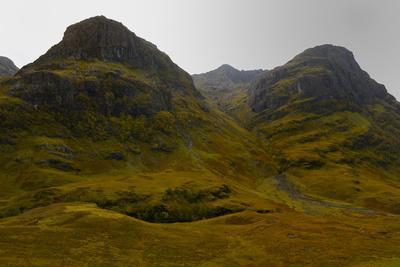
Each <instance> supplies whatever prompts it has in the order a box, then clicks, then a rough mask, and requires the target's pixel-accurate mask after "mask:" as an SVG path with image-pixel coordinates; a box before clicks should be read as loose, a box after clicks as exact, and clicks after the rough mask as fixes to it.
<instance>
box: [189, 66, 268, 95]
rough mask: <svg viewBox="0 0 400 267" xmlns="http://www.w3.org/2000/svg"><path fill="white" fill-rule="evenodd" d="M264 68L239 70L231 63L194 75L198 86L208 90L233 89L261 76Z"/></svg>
mask: <svg viewBox="0 0 400 267" xmlns="http://www.w3.org/2000/svg"><path fill="white" fill-rule="evenodd" d="M262 73H264V70H249V71H245V70H241V71H240V70H237V69H235V68H234V67H232V66H230V65H227V64H225V65H222V66H220V67H219V68H217V69H215V70H213V71H210V72H207V73H203V74H194V75H192V77H193V81H194V83H195V85H196V87H197V88H200V89H207V90H226V89H233V88H235V87H237V86H240V85H246V84H249V83H251V82H253V81H254V80H255V79H256V78H257V77H259V76H260V75H261V74H262Z"/></svg>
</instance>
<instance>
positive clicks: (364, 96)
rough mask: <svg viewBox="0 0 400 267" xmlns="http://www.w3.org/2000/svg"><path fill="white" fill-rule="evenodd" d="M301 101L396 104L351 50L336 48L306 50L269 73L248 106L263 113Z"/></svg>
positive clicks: (260, 83)
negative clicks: (383, 102) (360, 64)
mask: <svg viewBox="0 0 400 267" xmlns="http://www.w3.org/2000/svg"><path fill="white" fill-rule="evenodd" d="M302 99H308V100H310V101H312V102H314V103H316V104H317V103H322V102H323V103H326V102H329V103H330V104H332V103H333V102H335V101H341V103H348V104H351V105H354V106H357V105H363V104H368V103H371V102H373V101H374V100H376V99H386V100H387V101H389V102H393V101H394V98H393V97H392V96H390V95H389V94H388V93H387V91H386V89H385V87H384V86H383V85H381V84H379V83H377V82H375V81H374V80H373V79H371V78H370V77H369V75H368V74H367V73H366V72H365V71H363V70H362V69H361V68H360V66H359V65H358V63H357V62H356V61H355V59H354V56H353V54H352V53H351V52H350V51H349V50H347V49H345V48H343V47H337V46H333V45H322V46H317V47H314V48H311V49H307V50H306V51H304V52H303V53H301V54H300V55H298V56H296V57H295V58H294V59H292V60H291V61H289V62H288V63H287V64H285V65H283V66H281V67H277V68H276V69H274V70H272V71H270V72H268V73H266V74H265V76H264V77H263V78H261V79H260V80H259V82H258V83H257V84H256V85H255V86H254V87H253V88H252V90H251V93H250V100H249V104H250V106H251V108H252V109H253V110H254V111H256V112H261V111H263V110H266V109H268V110H272V109H278V108H280V107H281V106H283V105H286V104H289V103H290V102H293V101H297V100H302ZM307 105H310V102H308V104H307ZM328 106H329V105H328Z"/></svg>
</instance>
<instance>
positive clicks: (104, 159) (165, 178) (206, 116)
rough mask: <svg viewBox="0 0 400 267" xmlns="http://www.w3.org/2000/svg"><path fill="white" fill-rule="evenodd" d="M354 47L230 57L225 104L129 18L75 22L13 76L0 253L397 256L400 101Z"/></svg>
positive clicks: (225, 261) (205, 262)
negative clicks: (234, 65) (272, 62)
mask: <svg viewBox="0 0 400 267" xmlns="http://www.w3.org/2000/svg"><path fill="white" fill-rule="evenodd" d="M320 49H322V50H323V51H321V52H319V50H320ZM326 49H328V52H326V51H325V50H326ZM331 49H332V51H331ZM346 51H347V50H344V49H342V48H336V47H332V48H331V47H323V48H318V49H314V50H311V52H310V51H308V52H307V53H305V55H302V56H299V57H297V58H296V59H295V60H294V61H292V62H290V63H289V64H288V65H285V66H283V67H280V68H278V69H275V70H273V71H271V72H267V73H264V72H262V73H261V72H260V71H256V72H257V74H255V73H253V72H251V73H250V74H251V75H249V73H247V72H240V71H239V74H238V72H237V71H235V70H232V69H231V68H229V67H227V66H225V67H223V68H222V71H221V70H220V71H221V72H222V73H225V72H226V76H225V78H224V79H223V80H224V81H226V80H227V79H228V80H230V81H232V83H230V82H228V83H227V84H230V85H229V86H227V87H226V86H225V82H224V85H223V86H221V87H218V79H217V80H216V81H213V83H214V84H215V85H216V86H217V88H216V90H220V89H221V88H222V91H224V90H225V89H226V90H227V91H229V90H232V89H233V90H234V91H235V90H236V89H239V90H237V92H240V94H237V95H240V99H241V100H240V101H238V102H235V101H233V102H234V103H231V105H232V107H235V112H227V113H225V112H223V110H221V108H220V107H221V105H220V106H218V105H216V104H215V103H213V101H212V99H211V100H210V99H208V98H205V97H204V96H202V94H201V93H200V92H199V91H198V90H197V89H196V88H195V86H194V84H193V81H192V79H191V77H190V75H188V74H187V73H186V72H185V71H183V70H182V69H180V68H179V67H178V66H177V65H175V64H174V63H173V62H172V61H171V60H170V58H169V57H168V56H167V55H165V54H164V53H162V52H161V51H159V50H158V49H157V48H156V46H154V45H153V44H151V43H149V42H147V41H145V40H143V39H141V38H140V37H137V36H136V35H135V34H134V33H132V32H131V31H130V30H128V29H127V28H126V27H125V26H123V25H122V24H121V23H118V22H116V21H113V20H109V19H107V18H105V17H94V18H90V19H87V20H84V21H82V22H79V23H77V24H75V25H72V26H70V27H68V29H67V30H66V32H65V34H64V38H63V40H62V41H61V42H60V43H59V44H57V45H55V46H54V47H52V48H51V49H50V50H49V51H48V52H47V53H46V54H45V55H43V56H41V57H40V58H39V59H38V60H36V61H35V62H33V63H32V64H29V65H28V66H25V67H24V68H22V69H21V70H20V71H19V72H18V73H17V74H16V75H15V76H14V77H10V78H6V79H3V80H2V81H1V83H0V128H1V129H2V131H1V132H0V217H1V218H0V264H1V265H8V266H24V265H26V266H58V265H60V266H65V265H72V266H81V265H84V266H85V265H96V266H110V265H115V266H129V265H134V266H137V265H138V266H299V265H300V266H304V265H312V266H338V265H347V266H376V265H377V264H384V265H388V264H392V265H394V266H396V264H399V262H400V259H399V257H398V255H400V250H399V248H400V246H399V245H400V235H399V234H398V233H399V216H398V215H397V209H396V207H398V206H396V204H397V203H399V202H398V199H397V198H398V196H399V194H398V190H399V189H398V188H400V187H399V185H398V173H399V172H398V169H397V167H396V162H398V156H397V154H396V153H397V152H398V150H397V144H398V143H396V142H398V141H397V139H395V138H394V137H395V135H396V134H397V132H396V131H397V129H398V126H397V125H398V122H399V120H398V103H397V102H396V101H395V100H394V99H393V98H391V97H390V96H389V95H387V93H386V91H385V89H384V88H383V86H380V85H378V84H376V83H375V82H373V81H372V80H369V77H367V76H366V74H365V73H364V72H362V71H360V70H359V69H358V68H357V66H358V65H356V63H354V62H350V63H349V64H347V65H346V64H344V62H343V60H342V58H341V57H339V55H337V54H335V53H338V52H339V54H340V55H341V54H342V53H343V54H345V58H348V53H347V52H346ZM331 53H334V55H333V56H329V55H331ZM336 60H339V61H338V62H337V64H336V63H335V62H336ZM315 64H316V65H315ZM332 66H334V68H333V67H332ZM281 69H284V70H285V71H283V72H282V73H280V72H279V71H280V70H281ZM317 69H318V70H320V69H323V70H322V71H317ZM348 69H351V70H354V71H355V72H357V75H350V74H349V73H348ZM326 70H329V71H326ZM336 70H338V72H337V73H336V72H333V71H336ZM218 72H219V71H218ZM232 73H233V76H231V75H230V74H232ZM271 73H275V74H276V75H275V74H273V75H272V76H271ZM322 73H323V74H322ZM242 74H245V75H243V77H241V78H240V79H236V78H235V77H236V75H239V76H241V75H242ZM259 75H261V76H260V77H258V76H259ZM291 75H292V76H291ZM211 76H213V75H211ZM218 76H220V75H219V74H218V75H216V77H218ZM239 76H238V77H239ZM249 76H251V77H249ZM325 77H326V78H325ZM353 78H354V79H355V80H354V81H353ZM271 79H272V80H271ZM325 79H327V80H328V81H329V82H327V83H325ZM335 79H337V83H336V82H335V81H336V80H335ZM210 80H212V78H210ZM300 80H301V82H300V86H297V84H298V83H299V81H300ZM321 80H322V81H323V82H320V83H318V82H319V81H321ZM349 80H350V85H348V86H347V85H346V84H347V83H346V82H349ZM293 83H294V84H296V86H294V85H293ZM358 83H362V86H361V87H357V86H356V84H358ZM232 84H233V87H232ZM276 84H280V85H282V87H279V86H277V85H276ZM336 84H338V86H336ZM323 85H324V86H325V85H326V86H325V87H324V86H323ZM344 85H346V86H344ZM331 87H332V88H331ZM235 88H236V89H235ZM298 88H300V89H298ZM309 88H310V89H309ZM338 88H339V89H338ZM340 88H342V89H340ZM276 89H277V90H276ZM312 89H314V90H312ZM367 89H368V90H367ZM319 90H322V91H321V92H319ZM330 90H333V92H339V93H331V92H330ZM341 90H342V91H341ZM370 90H373V92H370ZM375 90H376V92H375ZM203 92H204V91H203ZM303 92H305V93H306V94H304V95H303ZM349 92H350V93H349ZM365 93H366V94H368V96H364V94H365ZM222 95H223V94H221V96H222ZM234 95H236V94H234ZM282 95H283V96H284V97H281V96H282ZM303 96H304V97H303ZM318 97H320V99H321V101H322V100H324V101H326V102H327V104H326V105H323V108H322V107H321V108H319V107H320V106H319V104H320V103H321V102H320V101H317V100H316V99H314V98H318ZM233 99H235V98H233ZM275 99H279V100H277V101H275ZM342 99H345V101H342ZM225 100H226V101H227V102H226V103H228V102H229V101H231V100H232V98H230V97H227V98H224V101H225ZM354 100H357V101H354ZM270 103H272V104H273V107H271V106H270ZM302 103H306V104H304V105H302ZM339 104H340V105H339ZM374 112H375V113H374ZM230 115H232V117H233V118H232V117H231V116H230ZM235 115H237V116H235ZM293 118H295V119H293ZM244 119H245V121H243V120H244ZM388 119H390V124H386V123H385V121H387V120H388ZM324 123H325V124H324ZM375 123H376V124H375ZM240 125H245V126H246V127H247V128H243V127H241V126H240ZM373 125H375V126H374V127H373ZM317 126H318V127H319V126H321V127H320V128H318V127H317ZM313 131H315V132H313ZM378 131H380V132H378ZM303 135H304V136H303ZM369 138H372V139H369ZM371 140H377V141H371ZM390 149H391V150H390ZM389 151H390V154H389V153H386V152H389ZM335 152H336V153H335ZM383 155H387V156H383Z"/></svg>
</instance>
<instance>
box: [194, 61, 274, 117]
mask: <svg viewBox="0 0 400 267" xmlns="http://www.w3.org/2000/svg"><path fill="white" fill-rule="evenodd" d="M266 72H267V71H264V70H248V71H245V70H241V71H240V70H237V69H235V68H233V67H232V66H229V65H226V64H225V65H222V66H221V67H219V68H217V69H215V70H213V71H210V72H207V73H203V74H194V75H192V78H193V81H194V84H195V86H196V88H197V89H199V91H200V92H201V93H202V94H203V95H204V96H206V97H207V98H209V99H211V100H212V101H213V102H214V103H216V104H217V105H218V106H219V107H220V108H221V109H222V110H223V111H225V112H226V113H227V114H229V115H231V116H232V117H234V118H236V119H237V121H239V122H242V121H245V120H246V119H245V117H244V116H243V112H242V111H243V109H247V103H246V102H247V95H248V89H249V87H250V86H251V85H252V84H253V83H254V82H256V81H257V79H258V78H260V77H261V76H262V75H263V74H264V73H266ZM249 112H251V111H250V109H249V110H248V113H249ZM246 115H247V114H246Z"/></svg>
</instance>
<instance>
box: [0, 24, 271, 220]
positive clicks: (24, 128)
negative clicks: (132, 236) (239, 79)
mask: <svg viewBox="0 0 400 267" xmlns="http://www.w3.org/2000/svg"><path fill="white" fill-rule="evenodd" d="M1 87H2V89H1V90H0V92H1V93H2V96H1V98H0V99H1V102H0V116H1V118H2V120H1V121H0V127H1V129H2V132H1V133H0V149H1V151H2V153H1V156H0V162H1V166H3V167H1V168H0V177H1V179H0V181H1V185H2V186H1V188H2V189H1V190H0V196H2V197H3V199H4V202H1V203H2V204H1V205H0V215H1V216H2V217H8V216H10V215H17V214H20V213H23V212H26V211H28V210H31V209H33V208H36V207H43V206H48V205H50V204H54V203H63V202H76V201H84V202H89V203H96V204H97V205H98V206H99V207H101V208H106V209H112V210H114V211H118V212H120V213H122V214H126V215H129V216H131V217H136V218H140V219H142V220H146V221H151V222H177V221H195V220H199V219H201V218H208V217H215V216H219V215H223V214H228V213H234V212H237V211H239V210H244V209H248V206H246V205H245V202H242V203H237V201H236V200H235V197H234V196H237V195H239V196H240V195H243V194H244V195H246V194H248V193H247V190H254V188H253V189H251V188H249V189H246V190H244V189H243V188H248V187H249V186H251V185H252V184H254V182H255V181H257V179H260V178H261V177H269V176H271V175H273V174H274V173H276V168H275V163H274V161H273V159H272V158H271V156H270V154H269V153H268V151H267V150H266V148H265V147H263V146H262V145H260V144H259V141H258V140H257V139H256V138H255V137H254V136H253V135H252V134H251V133H249V132H248V131H247V130H245V129H243V128H241V127H239V126H238V125H237V124H236V123H235V122H234V121H233V120H232V119H230V118H229V117H228V116H226V115H225V114H223V113H222V112H220V111H219V110H218V109H215V108H213V107H211V106H209V105H208V104H207V103H206V101H205V99H204V97H203V96H202V95H201V94H200V93H199V92H198V91H197V89H196V88H195V87H194V85H193V81H192V79H191V77H190V75H189V74H187V73H186V72H185V71H183V70H182V69H180V68H179V67H178V66H177V65H175V64H174V63H173V62H172V61H171V59H170V58H169V57H168V56H167V55H166V54H165V53H163V52H161V51H159V50H158V49H157V48H156V46H154V45H153V44H150V43H149V42H147V41H145V40H143V39H141V38H139V37H137V36H136V35H135V34H134V33H132V32H131V31H129V30H128V29H127V28H126V27H125V26H123V25H122V24H121V23H119V22H116V21H113V20H110V19H107V18H105V17H103V16H100V17H94V18H90V19H87V20H84V21H82V22H79V23H77V24H75V25H72V26H70V27H68V28H67V30H66V32H65V34H64V37H63V39H62V41H61V42H60V43H59V44H57V45H55V46H54V47H52V48H51V49H50V50H49V51H48V52H47V53H46V54H45V55H43V56H41V57H40V58H39V59H38V60H36V61H35V62H33V63H32V64H29V65H27V66H25V67H23V68H22V69H21V70H20V71H19V72H18V73H17V74H16V75H15V76H14V77H13V78H11V79H8V80H5V81H3V83H2V84H1ZM239 184H243V188H242V187H241V186H238V185H239ZM234 188H237V189H234ZM261 201H262V202H268V203H269V204H267V205H268V206H269V205H271V206H272V207H273V206H275V205H278V204H274V203H273V202H272V201H266V200H261ZM278 206H279V205H278ZM256 208H257V207H252V209H256Z"/></svg>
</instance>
